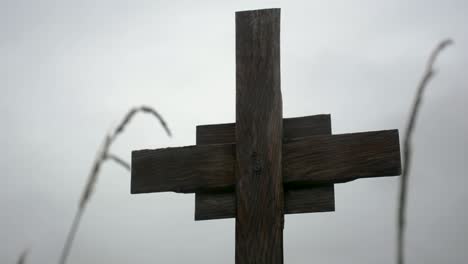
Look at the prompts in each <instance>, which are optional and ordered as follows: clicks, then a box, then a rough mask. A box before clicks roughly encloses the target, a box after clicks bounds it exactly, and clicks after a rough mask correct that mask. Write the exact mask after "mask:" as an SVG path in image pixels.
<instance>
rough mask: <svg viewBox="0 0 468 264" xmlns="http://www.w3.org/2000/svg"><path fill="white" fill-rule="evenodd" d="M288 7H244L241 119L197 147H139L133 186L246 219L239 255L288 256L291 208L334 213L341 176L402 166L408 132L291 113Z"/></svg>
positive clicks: (207, 215)
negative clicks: (285, 109)
mask: <svg viewBox="0 0 468 264" xmlns="http://www.w3.org/2000/svg"><path fill="white" fill-rule="evenodd" d="M280 83H281V82H280V9H266V10H254V11H243V12H237V13H236V123H235V124H232V123H231V124H218V125H205V126H198V127H197V145H195V146H187V147H177V148H165V149H156V150H138V151H133V152H132V180H131V192H132V193H148V192H169V191H171V192H180V193H192V192H195V193H196V199H195V220H207V219H219V218H229V217H235V218H236V254H235V256H236V263H237V264H244V263H268V264H277V263H283V226H284V214H291V213H306V212H324V211H334V209H335V207H334V189H333V184H335V183H342V182H347V181H350V180H354V179H358V178H367V177H380V176H395V175H399V174H400V172H401V165H400V147H399V139H398V130H384V131H374V132H364V133H353V134H342V135H331V121H330V116H329V115H316V116H307V117H299V118H286V119H283V117H282V99H281V88H280Z"/></svg>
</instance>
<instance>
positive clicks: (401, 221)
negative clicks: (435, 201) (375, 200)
mask: <svg viewBox="0 0 468 264" xmlns="http://www.w3.org/2000/svg"><path fill="white" fill-rule="evenodd" d="M452 43H453V41H452V40H450V39H446V40H444V41H442V42H440V43H439V44H438V45H437V46H436V48H435V49H434V50H433V51H432V53H431V55H430V57H429V60H428V62H427V65H426V69H425V71H424V74H423V77H422V79H421V81H420V82H419V85H418V89H417V92H416V97H415V99H414V102H413V106H412V109H411V114H410V119H409V120H408V124H407V127H406V133H405V137H404V140H405V141H404V150H403V163H404V168H403V174H402V175H401V185H400V199H399V208H398V240H397V263H398V264H403V263H404V234H405V224H406V223H405V219H406V195H407V191H408V175H409V171H410V168H411V154H412V149H411V139H412V135H413V131H414V125H415V123H416V118H417V116H418V113H419V109H420V106H421V101H422V98H423V94H424V91H425V89H426V87H427V84H428V83H429V81H430V80H431V79H432V77H434V75H435V73H436V71H435V69H434V63H435V60H436V59H437V56H438V55H439V53H440V52H441V51H442V50H443V49H444V48H445V47H447V46H449V45H451V44H452Z"/></svg>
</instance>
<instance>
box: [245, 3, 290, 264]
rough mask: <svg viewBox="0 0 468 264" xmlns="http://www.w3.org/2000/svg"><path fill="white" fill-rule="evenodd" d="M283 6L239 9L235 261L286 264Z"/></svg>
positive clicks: (257, 263)
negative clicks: (284, 228) (281, 12)
mask: <svg viewBox="0 0 468 264" xmlns="http://www.w3.org/2000/svg"><path fill="white" fill-rule="evenodd" d="M282 120H283V117H282V99H281V79H280V9H265V10H254V11H244V12H237V13H236V143H237V147H236V157H237V163H236V166H237V168H236V179H237V184H236V203H237V217H236V264H244V263H256V264H259V263H268V264H282V263H283V225H284V218H283V217H284V216H283V208H284V206H283V179H282V175H281V169H282V166H281V149H282V131H283V129H282V126H283V123H282Z"/></svg>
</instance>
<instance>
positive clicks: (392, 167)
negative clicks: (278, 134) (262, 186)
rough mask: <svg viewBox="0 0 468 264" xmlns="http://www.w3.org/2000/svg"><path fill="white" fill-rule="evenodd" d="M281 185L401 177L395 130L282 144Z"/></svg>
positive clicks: (398, 144)
mask: <svg viewBox="0 0 468 264" xmlns="http://www.w3.org/2000/svg"><path fill="white" fill-rule="evenodd" d="M283 162H284V164H285V166H284V168H283V169H284V170H283V172H284V175H285V184H298V183H327V182H334V183H340V182H346V181H351V180H354V179H358V178H368V177H378V176H396V175H400V174H401V161H400V142H399V137H398V130H383V131H376V132H363V133H352V134H342V135H333V136H313V137H307V138H303V139H297V140H294V141H292V142H290V143H289V144H285V146H284V149H283Z"/></svg>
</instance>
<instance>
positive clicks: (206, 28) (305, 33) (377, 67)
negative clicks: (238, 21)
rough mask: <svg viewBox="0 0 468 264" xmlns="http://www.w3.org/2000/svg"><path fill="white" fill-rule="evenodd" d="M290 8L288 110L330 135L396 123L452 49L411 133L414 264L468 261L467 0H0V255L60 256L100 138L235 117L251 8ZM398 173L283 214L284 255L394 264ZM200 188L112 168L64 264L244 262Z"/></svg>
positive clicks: (284, 59) (188, 134)
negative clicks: (137, 112)
mask: <svg viewBox="0 0 468 264" xmlns="http://www.w3.org/2000/svg"><path fill="white" fill-rule="evenodd" d="M271 7H279V8H281V16H282V17H281V30H282V31H281V63H282V64H281V73H282V76H281V79H282V91H283V110H284V116H285V117H294V116H303V115H312V114H320V113H330V114H331V116H332V125H333V133H335V134H338V133H348V132H359V131H368V130H382V129H393V128H398V129H400V134H403V132H404V127H405V123H406V120H407V116H408V112H409V109H410V105H411V101H412V98H413V95H414V93H415V87H416V84H417V82H418V81H419V79H420V77H421V73H422V71H423V67H424V66H425V62H426V59H427V57H428V54H429V52H430V50H431V49H432V48H433V47H434V46H435V45H436V43H437V42H438V41H440V40H442V39H443V38H446V37H451V38H453V39H454V40H455V42H456V44H455V45H454V46H452V47H450V48H449V49H447V50H446V51H444V53H443V54H442V55H441V56H440V59H439V60H438V62H437V66H436V67H437V68H438V69H439V72H438V74H437V76H436V77H435V79H434V81H433V82H432V83H431V84H430V86H429V88H428V90H427V94H426V97H425V101H424V104H423V108H422V111H421V116H420V119H419V120H418V124H417V127H416V133H415V142H414V143H415V146H414V148H415V153H414V155H415V157H414V163H413V164H414V167H413V170H412V174H411V179H410V194H409V198H408V199H409V219H408V259H409V262H408V263H466V261H467V259H468V250H467V248H468V212H467V210H466V208H467V207H466V204H467V202H468V192H467V190H466V187H467V184H468V179H467V171H468V163H467V162H466V161H467V156H468V151H467V149H468V137H467V135H468V124H467V121H466V120H467V118H466V114H467V113H468V109H467V101H468V87H467V83H468V82H467V81H466V78H467V77H466V75H467V70H468V49H467V47H468V30H467V27H466V25H468V16H467V12H468V1H466V0H448V1H443V0H440V1H435V0H424V1H423V0H421V1H405V0H399V1H375V0H367V1H365V0H363V1H344V0H343V1H291V0H288V1H230V2H228V1H165V2H163V1H128V2H124V1H110V0H109V1H95V0H90V1H46V0H42V1H34V0H30V1H21V0H19V1H14V0H12V1H5V0H0V58H1V60H0V89H1V96H0V120H1V129H0V140H1V141H0V142H1V148H2V151H1V154H0V155H1V156H0V169H1V174H0V177H1V187H2V188H1V189H2V190H1V191H0V209H1V217H0V241H1V242H0V243H1V244H0V262H1V263H14V262H15V261H16V259H17V256H18V255H19V253H20V252H21V251H22V250H23V249H24V248H26V247H28V248H30V249H31V252H30V256H29V261H28V263H56V261H57V259H58V257H59V253H60V250H61V248H62V244H63V242H64V239H65V235H66V232H67V230H68V228H69V225H70V222H71V219H72V217H73V215H74V212H75V210H76V207H77V202H78V199H79V196H80V195H81V190H82V188H83V186H84V184H85V182H86V177H87V174H88V171H89V169H90V166H91V163H92V161H93V158H94V156H95V152H96V150H97V147H98V146H99V144H100V142H101V140H102V139H103V136H104V134H105V133H106V131H108V129H109V128H111V127H112V125H115V124H116V122H117V121H118V120H119V119H120V118H121V117H122V116H123V115H124V113H125V112H126V111H127V110H128V109H129V108H130V107H132V106H135V105H140V104H147V105H151V106H153V107H154V108H155V109H157V110H158V111H159V112H160V113H161V114H162V115H164V117H165V118H166V119H167V121H168V122H169V126H170V127H171V129H172V131H173V133H174V136H173V137H172V138H167V137H166V135H165V133H164V131H163V130H162V129H161V127H160V126H159V124H158V123H157V122H156V121H154V119H152V118H150V117H148V116H144V115H142V116H138V117H137V118H136V119H135V121H134V122H133V123H132V124H131V126H130V127H129V128H128V129H127V130H126V133H125V135H123V136H122V137H121V138H119V140H118V142H116V144H115V146H114V147H113V150H112V151H113V152H114V153H117V154H118V155H120V156H122V157H125V158H126V159H129V158H130V151H131V150H134V149H140V148H159V147H168V146H181V145H192V144H195V126H196V125H198V124H209V123H223V122H233V121H234V118H235V39H234V37H235V24H234V22H235V20H234V13H235V11H239V10H248V9H258V8H271ZM398 183H399V182H398V178H396V177H393V178H378V179H365V180H357V181H354V182H350V183H346V184H340V185H337V186H336V187H335V195H336V198H335V201H336V212H333V213H314V214H300V215H287V216H286V217H285V218H286V222H285V230H284V250H285V253H284V254H285V263H287V264H295V263H297V264H299V263H301V264H302V263H340V264H342V263H350V262H351V263H394V261H395V239H396V231H395V230H396V229H395V227H396V221H395V220H396V209H397V203H396V201H397V194H398V187H399V185H398ZM193 218H194V195H193V194H185V195H184V194H174V193H153V194H140V195H130V175H129V173H128V172H127V171H125V170H124V169H122V168H120V167H117V166H115V165H113V164H108V165H105V166H104V168H103V170H102V173H101V174H100V178H99V182H98V185H97V188H96V192H95V195H94V196H93V197H92V202H91V204H90V206H89V207H88V210H87V212H86V215H85V217H84V219H83V222H82V226H81V229H80V231H79V233H78V235H77V239H76V243H75V245H74V247H73V249H72V253H71V255H70V259H69V260H70V261H69V263H70V264H72V263H75V264H81V263H116V264H121V263H140V264H143V263H188V262H189V261H190V262H192V263H234V240H235V236H234V231H235V230H234V228H235V222H234V220H233V219H227V220H214V221H202V222H195V221H194V220H193Z"/></svg>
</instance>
